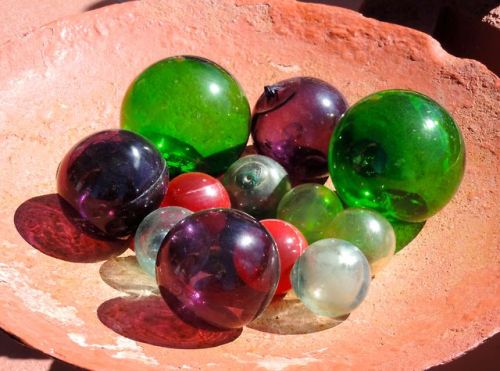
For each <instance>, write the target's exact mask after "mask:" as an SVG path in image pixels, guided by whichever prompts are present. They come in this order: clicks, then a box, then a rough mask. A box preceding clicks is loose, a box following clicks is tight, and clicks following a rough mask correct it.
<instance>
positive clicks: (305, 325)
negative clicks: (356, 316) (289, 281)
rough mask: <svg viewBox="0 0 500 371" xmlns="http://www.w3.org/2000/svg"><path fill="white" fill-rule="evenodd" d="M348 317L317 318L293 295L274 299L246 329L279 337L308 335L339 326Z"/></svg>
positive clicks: (289, 294)
mask: <svg viewBox="0 0 500 371" xmlns="http://www.w3.org/2000/svg"><path fill="white" fill-rule="evenodd" d="M348 317H349V316H348V315H346V316H342V317H337V318H330V317H322V316H317V315H315V314H314V313H313V312H311V311H310V310H309V309H307V308H306V307H305V306H304V304H302V302H301V301H300V300H299V299H298V298H297V297H296V296H295V295H294V294H293V292H291V293H288V294H287V295H286V296H285V297H281V298H279V297H275V298H274V299H273V301H272V302H271V304H269V306H268V307H267V308H266V310H265V311H264V312H263V313H262V314H261V315H260V316H259V317H258V318H257V319H255V320H254V321H253V322H251V323H250V324H248V325H247V327H249V328H252V329H254V330H258V331H262V332H269V333H272V334H279V335H292V334H293V335H299V334H310V333H313V332H318V331H323V330H327V329H330V328H332V327H335V326H338V325H340V324H341V323H342V322H344V321H345V320H346V319H347V318H348Z"/></svg>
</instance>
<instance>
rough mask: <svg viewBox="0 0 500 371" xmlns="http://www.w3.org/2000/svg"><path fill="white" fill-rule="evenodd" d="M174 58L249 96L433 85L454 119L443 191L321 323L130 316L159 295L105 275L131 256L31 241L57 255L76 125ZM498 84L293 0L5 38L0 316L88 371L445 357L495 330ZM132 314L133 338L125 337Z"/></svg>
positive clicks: (110, 123)
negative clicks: (450, 168)
mask: <svg viewBox="0 0 500 371" xmlns="http://www.w3.org/2000/svg"><path fill="white" fill-rule="evenodd" d="M178 54H191V55H200V56H204V57H206V58H209V59H212V60H214V61H216V62H218V63H220V64H221V65H223V66H224V67H226V68H227V69H228V70H229V71H231V72H232V73H233V74H234V75H235V76H236V77H237V78H238V79H239V81H240V82H241V84H242V86H243V87H244V89H245V90H246V92H247V94H248V97H249V99H250V102H251V104H253V103H254V102H255V100H256V99H257V97H258V96H259V94H260V92H261V89H262V87H263V86H264V85H265V84H269V83H271V82H274V81H277V80H281V79H285V78H288V77H291V76H295V75H310V76H316V77H319V78H322V79H324V80H326V81H329V82H330V83H332V84H333V85H335V86H337V87H338V88H339V89H340V90H341V91H342V92H343V93H344V94H345V95H346V97H347V99H348V100H349V102H350V103H354V102H355V101H356V100H357V99H359V98H361V97H363V96H365V95H367V94H369V93H372V92H374V91H376V90H381V89H388V88H407V89H414V90H417V91H420V92H422V93H424V94H427V95H429V96H431V97H433V98H434V99H436V100H437V101H438V102H440V103H441V104H442V105H444V106H445V107H446V108H447V109H448V110H449V111H450V112H451V113H452V114H453V116H454V117H455V119H456V121H457V123H458V124H459V126H460V128H461V129H462V133H463V135H464V137H465V141H466V146H467V169H466V175H465V178H464V180H463V183H462V186H461V188H460V190H459V192H458V194H457V195H456V197H455V198H454V199H453V201H452V202H451V203H450V204H449V205H448V206H447V207H446V208H445V209H444V210H443V211H442V212H440V213H439V214H438V215H437V216H435V217H433V218H432V219H430V220H429V221H428V222H427V224H426V225H425V227H424V229H423V231H422V232H421V233H420V235H419V236H418V237H417V238H416V239H415V240H414V241H413V242H412V243H411V244H410V245H408V246H407V247H406V248H405V249H404V250H402V251H401V252H399V253H398V254H397V255H396V256H395V257H394V259H393V260H392V261H391V263H390V264H389V265H388V266H387V267H386V268H385V269H384V270H383V271H382V272H381V273H380V274H379V275H378V276H377V277H376V278H375V280H374V281H373V284H372V285H371V288H370V292H369V294H368V297H367V299H366V301H365V302H364V303H363V304H362V305H361V306H360V307H359V308H358V309H357V310H356V311H354V312H353V313H352V314H351V315H350V316H349V317H348V318H347V319H345V320H344V321H341V322H340V321H339V323H336V324H337V326H335V327H332V326H333V324H327V325H325V326H324V327H321V326H319V327H317V328H316V329H315V330H317V331H312V332H311V331H302V332H308V333H306V334H290V332H293V331H290V332H288V334H287V335H285V334H284V333H287V331H285V330H286V329H284V328H283V329H282V330H283V331H280V329H279V328H278V329H277V328H276V326H274V327H273V325H272V324H271V323H267V324H265V323H264V324H263V323H260V325H258V326H257V325H255V326H251V327H248V328H244V329H243V331H242V332H235V333H231V334H227V333H222V334H220V333H212V332H210V331H208V330H204V329H198V330H196V329H192V328H191V329H186V328H185V327H183V325H182V323H180V322H178V320H177V319H175V318H173V317H172V316H171V315H170V313H169V312H168V311H164V312H161V311H159V312H158V311H156V312H155V311H153V312H148V313H146V314H145V313H144V310H145V308H153V307H155V305H156V304H158V300H157V298H155V297H146V298H144V297H141V298H140V299H137V295H144V293H145V292H148V290H149V289H150V288H151V287H150V286H151V283H150V282H149V283H148V282H141V281H138V282H135V283H134V284H135V286H134V284H131V285H129V286H128V287H127V288H125V289H124V288H123V285H122V284H123V282H124V281H125V282H126V281H127V278H123V275H122V276H120V275H119V274H118V276H114V278H113V277H111V278H109V277H108V279H105V277H106V275H105V274H104V273H105V272H107V271H108V270H110V269H111V270H113V269H114V272H115V273H116V272H117V271H118V270H119V269H117V268H116V267H115V265H116V264H118V263H117V262H121V263H120V264H124V263H126V262H130V258H119V259H122V260H116V259H115V260H112V261H110V262H106V263H104V265H103V262H102V260H103V259H104V258H105V257H106V256H107V255H106V254H107V253H106V252H103V251H101V250H98V248H99V246H98V245H96V246H93V245H92V246H93V247H95V248H96V249H97V250H96V251H100V253H101V255H99V254H97V253H96V254H95V255H93V258H95V259H91V258H89V257H87V258H88V259H87V260H86V261H89V262H87V263H74V262H69V261H64V260H61V259H56V258H54V257H51V256H48V255H46V254H43V253H42V252H40V250H44V248H45V250H44V251H45V252H46V253H47V252H48V253H51V254H52V255H56V256H57V254H61V253H63V252H61V251H56V250H57V249H56V248H57V246H59V245H60V244H61V243H62V242H61V241H62V239H61V235H62V234H61V233H63V232H64V230H65V229H64V228H70V227H67V226H65V225H64V223H63V221H62V219H61V214H60V210H58V209H57V207H56V206H55V204H54V197H53V196H51V194H53V193H54V192H55V173H56V169H57V166H58V163H59V161H60V159H61V158H62V156H63V154H64V153H65V152H66V151H67V150H68V149H69V148H70V147H71V146H72V144H73V143H75V142H76V141H78V140H79V139H80V138H82V137H84V136H85V135H88V134H90V133H92V132H95V131H97V130H100V129H104V128H114V127H117V126H118V122H119V121H118V119H119V107H120V103H121V99H122V97H123V94H124V92H125V90H126V88H127V86H128V84H129V83H130V82H131V80H132V79H133V78H134V77H135V76H136V75H137V74H138V73H139V72H140V71H141V70H142V69H143V68H145V67H146V66H148V65H149V64H151V63H153V62H154V61H156V60H159V59H161V58H164V57H167V56H171V55H178ZM499 86H500V84H499V82H498V79H497V77H496V76H495V75H494V74H493V73H491V72H489V71H488V70H487V69H486V68H485V67H484V66H482V65H481V64H479V63H478V62H475V61H471V60H463V59H457V58H454V57H452V56H450V55H448V54H447V53H446V52H444V51H443V50H442V49H441V47H440V46H439V44H438V43H437V42H436V41H435V40H433V39H432V38H430V37H428V36H426V35H424V34H422V33H419V32H416V31H412V30H409V29H406V28H403V27H398V26H394V25H390V24H385V23H381V22H378V21H374V20H371V19H366V18H364V17H362V16H361V15H359V14H357V13H355V12H351V11H348V10H344V9H340V8H334V7H329V6H324V5H318V4H304V3H298V2H293V1H286V2H284V1H275V0H268V1H266V2H265V3H263V2H260V1H251V0H237V1H229V0H227V1H225V0H221V1H208V0H196V1H190V2H184V1H175V0H166V1H162V2H157V1H156V2H152V1H151V2H150V1H142V2H130V3H125V4H120V5H115V6H110V7H106V8H102V9H98V10H95V11H92V12H87V13H84V14H80V15H78V16H76V17H68V18H64V19H62V20H59V21H57V22H54V23H51V24H49V25H46V26H44V27H41V28H39V29H37V30H36V31H33V32H31V33H28V34H26V35H24V36H22V37H19V38H16V39H13V40H11V41H9V42H6V43H4V44H3V46H2V48H1V49H0V139H1V143H2V150H1V151H0V166H1V173H2V181H1V182H0V187H1V192H0V205H1V209H0V210H1V211H0V212H1V218H0V235H1V237H0V246H1V251H2V253H1V254H0V313H1V316H0V327H2V328H4V329H5V330H6V331H8V332H11V333H13V334H15V335H16V336H18V337H19V338H21V339H22V340H23V341H25V342H26V343H28V344H30V345H32V346H34V347H36V348H38V349H40V350H42V351H43V352H46V353H47V354H50V355H53V356H55V357H57V358H61V359H63V360H66V361H68V362H71V363H74V364H76V365H79V366H82V367H87V368H91V369H103V368H107V369H120V370H137V369H148V368H154V367H158V366H159V365H161V367H162V368H163V369H166V368H169V366H171V367H175V368H180V367H187V366H189V367H193V368H210V367H214V368H217V369H220V368H221V367H227V368H229V367H232V368H242V369H243V368H248V367H251V368H259V367H260V368H265V369H280V370H281V369H285V368H287V367H289V368H295V367H300V366H310V367H315V368H317V367H319V368H324V369H331V368H332V367H336V368H363V369H372V368H385V369H401V368H405V369H409V368H411V369H421V368H426V367H429V366H432V365H435V364H439V363H442V362H446V361H448V360H450V359H452V358H454V357H457V356H459V355H460V354H462V353H463V352H464V351H467V350H468V349H471V348H473V347H475V346H477V345H478V344H479V343H481V342H482V341H484V340H485V339H486V338H488V337H489V336H492V335H493V334H495V333H496V332H498V330H499V327H500V311H499V310H498V308H499V305H500V284H499V281H500V253H499V238H498V237H499V236H498V232H499V230H498V217H499V215H498V212H497V201H498V182H497V180H498V173H499V171H498V170H499V169H498V163H499V162H498V131H497V130H498V122H499V112H498V101H499V98H500V96H499ZM38 196H42V197H41V198H36V197H38ZM21 206H22V207H21ZM15 215H16V217H17V224H18V225H17V229H19V228H20V227H19V223H21V224H22V223H24V225H25V227H26V226H28V227H29V228H28V229H27V230H28V232H29V233H27V234H26V233H25V234H24V235H23V236H24V238H23V237H22V236H21V235H20V233H19V232H18V230H17V229H16V226H15V224H14V216H15ZM30 223H31V224H30ZM58 223H59V224H58ZM61 223H62V224H61ZM48 226H52V227H53V229H52V230H48V229H47V228H48ZM44 228H45V229H44ZM21 229H22V228H21ZM25 232H26V230H25ZM77 237H78V236H77ZM28 242H30V243H28ZM63 242H64V241H63ZM70 242H71V243H72V245H71V246H73V248H74V249H75V251H76V250H77V249H78V248H82V249H83V248H85V247H89V243H90V242H88V241H87V240H85V238H84V237H82V236H79V237H78V238H75V239H74V240H72V241H70ZM30 244H31V245H33V246H37V247H38V249H35V248H33V247H32V246H31V245H30ZM43 244H45V245H43ZM58 244H59V245H58ZM42 245H43V246H42ZM92 246H91V247H92ZM125 248H126V244H124V245H123V249H125ZM59 257H61V256H59ZM63 257H64V256H63ZM75 260H78V259H75ZM94 260H96V262H90V261H94ZM79 261H85V259H83V258H82V259H80V260H79ZM113 264H115V265H113ZM113 267H115V268H113ZM122 268H123V266H122ZM103 272H104V273H103ZM130 274H131V275H132V273H130ZM116 277H121V278H116ZM120 279H121V281H120ZM130 280H131V279H130ZM129 283H130V282H129ZM110 285H111V286H110ZM148 285H149V286H148ZM112 286H113V287H115V288H113V287H112ZM125 286H126V285H125ZM116 288H118V289H120V290H121V291H120V290H116ZM149 293H150V292H149ZM134 295H135V296H134ZM117 308H118V309H117ZM275 309H276V308H275ZM289 309H290V308H289ZM292 309H293V308H292ZM277 310H278V312H279V310H280V309H279V308H278V309H277ZM141 311H142V312H141ZM146 312H147V310H146ZM109 313H112V314H113V316H108V317H106V316H107V315H109ZM279 313H280V315H281V316H282V317H281V319H280V320H281V321H283V317H285V318H286V315H287V314H288V315H289V316H290V317H289V318H292V319H294V321H296V322H300V320H301V315H300V314H297V313H298V312H294V311H293V310H290V311H288V312H286V311H285V312H279ZM120 316H121V317H120ZM148 316H149V317H148ZM294 316H295V317H294ZM304 316H305V315H304ZM146 317H147V318H146ZM100 319H101V320H100ZM302 319H303V320H305V319H304V318H302ZM127 320H128V321H129V322H127ZM160 320H161V321H160ZM113 321H114V322H113ZM120 321H121V322H120ZM141 321H142V322H141ZM162 321H163V322H162ZM169 321H170V322H169ZM111 322H113V323H111ZM271 322H272V321H271ZM105 324H106V325H105ZM137 324H140V325H142V326H145V327H144V331H146V332H147V331H149V333H146V335H145V334H144V333H139V332H140V331H139V330H141V329H142V327H141V328H138V327H136V328H133V326H137ZM120 326H121V327H120ZM127 326H128V327H127ZM278 327H279V326H278ZM110 328H113V329H114V330H115V331H116V332H118V333H120V334H122V335H126V336H127V335H129V336H128V337H125V336H121V335H118V334H117V333H116V332H114V331H112V330H111V329H110ZM131 328H132V330H134V331H135V332H134V331H132V330H131ZM306 330H307V329H306ZM127 331H129V332H127ZM155 331H156V332H155ZM297 332H300V331H297ZM138 333H139V334H138ZM148 334H149V335H148ZM153 335H155V336H156V338H154V339H156V340H154V341H152V340H151V337H154V336H153ZM141 336H142V337H141ZM148 336H150V337H149V338H148ZM148 339H149V340H148ZM172 339H173V340H172ZM169 341H170V342H169ZM175 341H177V342H175ZM185 348H192V349H185Z"/></svg>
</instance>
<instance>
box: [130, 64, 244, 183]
mask: <svg viewBox="0 0 500 371" xmlns="http://www.w3.org/2000/svg"><path fill="white" fill-rule="evenodd" d="M121 126H122V128H124V129H127V130H131V131H134V132H136V133H138V134H141V135H143V136H144V137H146V138H148V139H149V140H150V141H151V142H153V143H154V144H155V145H156V147H157V148H158V149H159V150H160V152H161V153H162V155H163V157H164V158H165V160H166V161H167V163H168V166H169V169H170V174H171V176H175V175H178V174H180V173H186V172H193V171H199V172H204V173H209V174H212V175H218V174H221V173H223V172H224V171H225V170H226V169H227V168H228V167H229V165H231V164H232V163H233V162H234V161H236V160H237V159H238V157H239V156H240V155H241V153H242V152H243V150H244V148H245V146H246V143H247V140H248V137H249V134H250V107H249V105H248V100H247V98H246V96H245V94H244V92H243V90H242V88H241V86H240V85H239V84H238V82H237V81H236V80H235V79H234V78H233V77H232V76H231V75H230V74H229V73H228V72H227V71H225V70H224V69H223V68H222V67H220V66H218V65H217V64H215V63H214V62H211V61H209V60H206V59H202V58H198V57H191V56H178V57H171V58H167V59H164V60H162V61H159V62H157V63H155V64H153V65H152V66H150V67H148V68H147V69H146V70H145V71H144V72H142V73H141V74H140V75H139V77H137V79H136V80H135V81H134V82H133V83H132V85H131V86H130V87H129V89H128V91H127V93H126V95H125V98H124V100H123V104H122V110H121Z"/></svg>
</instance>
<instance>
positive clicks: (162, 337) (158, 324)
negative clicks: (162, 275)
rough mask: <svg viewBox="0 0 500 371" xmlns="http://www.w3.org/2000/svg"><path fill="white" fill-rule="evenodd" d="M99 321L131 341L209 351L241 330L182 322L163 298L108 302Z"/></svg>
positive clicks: (234, 336) (133, 297) (127, 298)
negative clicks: (221, 328) (207, 349)
mask: <svg viewBox="0 0 500 371" xmlns="http://www.w3.org/2000/svg"><path fill="white" fill-rule="evenodd" d="M97 316H98V317H99V320H100V321H101V322H102V323H103V324H104V325H105V326H106V327H108V328H110V329H111V330H113V331H114V332H116V333H118V334H120V335H122V336H125V337H127V338H129V339H132V340H135V341H140V342H143V343H147V344H151V345H156V346H160V347H168V348H179V349H198V348H210V347H215V346H219V345H222V344H226V343H229V342H231V341H234V340H235V339H236V338H238V337H239V336H240V335H241V332H242V329H235V330H219V329H215V328H212V327H207V326H205V325H203V324H201V325H198V326H194V325H192V324H190V323H187V322H184V321H183V320H181V319H180V318H179V317H178V316H177V315H176V314H174V312H173V311H172V310H171V309H170V308H169V307H168V306H167V304H166V303H165V301H164V300H163V299H162V297H161V296H158V295H150V296H142V297H139V296H129V297H119V298H114V299H111V300H108V301H106V302H104V303H103V304H101V305H100V306H99V308H98V309H97Z"/></svg>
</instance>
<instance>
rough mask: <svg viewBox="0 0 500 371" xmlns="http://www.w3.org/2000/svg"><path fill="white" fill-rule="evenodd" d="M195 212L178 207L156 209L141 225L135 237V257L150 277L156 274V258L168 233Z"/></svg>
mask: <svg viewBox="0 0 500 371" xmlns="http://www.w3.org/2000/svg"><path fill="white" fill-rule="evenodd" d="M192 213H193V212H192V211H190V210H188V209H185V208H183V207H178V206H168V207H162V208H159V209H156V210H155V211H153V212H152V213H151V214H149V215H148V216H147V217H145V218H144V220H143V221H142V222H141V224H139V227H138V228H137V231H136V232H135V237H134V247H135V256H136V258H137V262H138V263H139V265H140V266H141V268H142V269H143V270H144V271H145V272H146V273H148V274H149V275H150V276H155V274H156V257H157V256H158V250H159V249H160V246H161V243H162V242H163V239H164V238H165V236H166V235H167V233H168V231H170V229H172V227H173V226H174V225H176V224H177V223H178V222H180V221H181V220H182V219H184V218H185V217H187V216H188V215H191V214H192Z"/></svg>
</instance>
